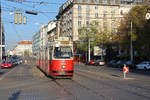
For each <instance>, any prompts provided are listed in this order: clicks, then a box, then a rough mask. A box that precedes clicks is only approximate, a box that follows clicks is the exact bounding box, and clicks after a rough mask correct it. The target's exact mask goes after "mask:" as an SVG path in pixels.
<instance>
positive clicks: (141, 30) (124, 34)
mask: <svg viewBox="0 0 150 100" xmlns="http://www.w3.org/2000/svg"><path fill="white" fill-rule="evenodd" d="M147 8H150V5H138V6H135V7H133V8H132V9H131V10H130V12H129V14H127V15H125V16H124V19H123V20H122V22H121V26H120V28H119V35H120V37H119V38H118V41H119V42H120V43H121V45H122V48H123V49H124V50H126V51H127V52H129V48H130V38H131V37H132V41H133V46H134V51H136V52H137V53H138V54H140V55H147V54H150V42H149V39H150V34H149V29H150V22H149V21H147V20H146V19H145V15H146V12H147ZM131 21H132V23H133V28H132V34H131V27H130V26H131ZM131 35H132V36H131Z"/></svg>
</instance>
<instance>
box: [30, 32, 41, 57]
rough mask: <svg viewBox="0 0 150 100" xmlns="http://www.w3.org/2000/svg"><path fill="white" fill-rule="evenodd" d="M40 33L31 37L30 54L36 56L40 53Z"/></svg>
mask: <svg viewBox="0 0 150 100" xmlns="http://www.w3.org/2000/svg"><path fill="white" fill-rule="evenodd" d="M40 39H41V31H40V30H39V31H38V32H36V33H35V34H34V35H33V37H32V53H33V55H36V54H37V52H38V51H40Z"/></svg>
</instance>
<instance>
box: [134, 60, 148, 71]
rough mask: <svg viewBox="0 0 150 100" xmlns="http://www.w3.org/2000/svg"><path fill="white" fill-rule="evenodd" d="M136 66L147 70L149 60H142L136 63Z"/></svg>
mask: <svg viewBox="0 0 150 100" xmlns="http://www.w3.org/2000/svg"><path fill="white" fill-rule="evenodd" d="M136 67H137V69H145V70H149V69H150V62H149V61H143V62H141V63H139V64H137V65H136Z"/></svg>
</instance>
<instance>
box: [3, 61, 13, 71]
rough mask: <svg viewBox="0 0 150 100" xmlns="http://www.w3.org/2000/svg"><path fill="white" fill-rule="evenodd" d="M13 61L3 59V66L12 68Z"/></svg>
mask: <svg viewBox="0 0 150 100" xmlns="http://www.w3.org/2000/svg"><path fill="white" fill-rule="evenodd" d="M12 67H13V62H12V61H3V62H2V64H1V68H2V69H3V68H12Z"/></svg>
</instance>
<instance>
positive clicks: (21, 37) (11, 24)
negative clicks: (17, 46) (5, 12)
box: [11, 24, 23, 40]
mask: <svg viewBox="0 0 150 100" xmlns="http://www.w3.org/2000/svg"><path fill="white" fill-rule="evenodd" d="M11 26H12V28H13V29H14V31H15V33H16V35H17V36H18V38H19V39H20V40H23V39H22V37H21V36H20V35H19V34H18V32H17V30H16V28H15V27H14V25H13V24H11Z"/></svg>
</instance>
